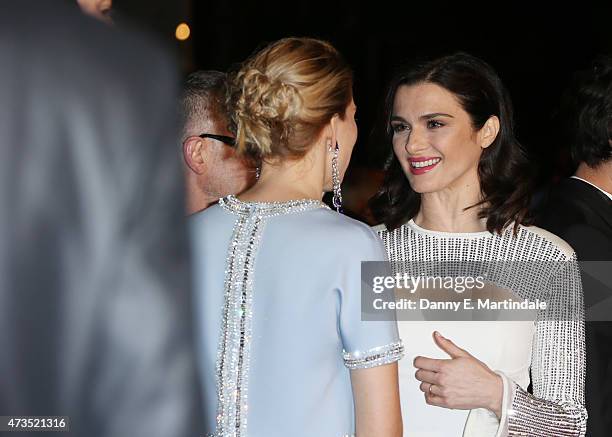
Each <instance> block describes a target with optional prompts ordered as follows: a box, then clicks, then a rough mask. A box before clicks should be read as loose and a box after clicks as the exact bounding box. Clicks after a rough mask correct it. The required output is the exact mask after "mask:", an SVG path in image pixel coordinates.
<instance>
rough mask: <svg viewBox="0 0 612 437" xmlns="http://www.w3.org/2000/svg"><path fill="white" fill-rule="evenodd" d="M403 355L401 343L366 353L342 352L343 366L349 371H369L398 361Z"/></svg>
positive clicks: (369, 350) (380, 347)
mask: <svg viewBox="0 0 612 437" xmlns="http://www.w3.org/2000/svg"><path fill="white" fill-rule="evenodd" d="M403 355H404V346H403V344H402V341H401V340H400V341H398V342H395V343H390V344H387V345H385V346H378V347H375V348H372V349H368V350H366V351H353V352H346V351H345V352H343V353H342V356H343V357H344V365H345V366H346V367H348V368H349V369H351V370H352V369H369V368H370V367H376V366H382V365H383V364H389V363H393V362H395V361H398V360H400V359H401V358H402V356H403Z"/></svg>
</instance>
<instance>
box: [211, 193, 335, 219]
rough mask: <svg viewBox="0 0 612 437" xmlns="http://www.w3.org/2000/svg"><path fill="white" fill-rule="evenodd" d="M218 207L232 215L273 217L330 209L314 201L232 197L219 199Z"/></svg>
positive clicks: (318, 201) (320, 202)
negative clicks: (247, 200)
mask: <svg viewBox="0 0 612 437" xmlns="http://www.w3.org/2000/svg"><path fill="white" fill-rule="evenodd" d="M219 205H220V206H221V207H222V208H223V209H225V210H226V211H229V212H231V213H234V214H239V215H251V214H256V215H259V216H265V217H273V216H278V215H285V214H295V213H299V212H304V211H311V210H313V209H319V208H325V209H330V207H329V206H327V205H326V204H325V203H323V202H322V201H320V200H315V199H296V200H287V201H276V202H246V201H243V200H240V199H238V198H237V197H236V196H234V195H229V196H226V197H222V198H221V199H219Z"/></svg>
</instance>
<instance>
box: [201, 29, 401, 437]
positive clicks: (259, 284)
mask: <svg viewBox="0 0 612 437" xmlns="http://www.w3.org/2000/svg"><path fill="white" fill-rule="evenodd" d="M229 88H230V90H229V94H230V95H229V101H230V103H231V108H232V110H233V112H234V122H235V124H236V133H237V135H236V147H237V149H238V151H239V153H241V154H243V155H244V156H245V157H247V158H249V159H251V160H252V161H254V162H255V163H256V164H257V165H258V166H259V168H260V177H259V180H258V182H257V183H256V184H255V185H254V186H253V187H252V188H250V189H248V190H247V191H245V192H243V193H242V194H240V195H238V196H228V197H225V198H222V199H220V200H219V203H218V204H217V205H214V206H212V207H210V208H209V209H207V210H206V211H204V212H202V213H200V214H198V215H196V216H194V217H193V219H192V226H193V231H194V232H193V234H194V241H195V263H196V264H195V270H196V272H197V277H196V287H197V312H198V320H199V322H198V323H199V325H198V326H199V336H200V346H201V347H200V354H201V355H200V357H201V361H200V368H201V372H202V378H203V387H204V400H205V406H206V431H207V433H208V435H209V436H224V437H225V436H235V437H247V436H248V437H274V436H279V437H280V436H283V437H286V436H291V437H300V436H304V437H314V436H316V437H327V436H329V437H343V436H351V435H355V434H356V435H358V436H359V437H366V436H376V437H386V436H400V435H401V432H402V431H401V430H402V422H401V414H400V407H399V394H398V382H397V361H398V360H399V359H400V358H401V356H402V352H403V346H402V344H401V341H400V340H399V337H398V333H397V326H396V323H395V321H394V319H393V318H392V317H389V318H388V319H387V320H386V321H376V322H365V321H362V320H361V274H360V268H361V266H360V264H361V262H362V261H383V260H385V251H384V248H383V247H382V245H381V242H380V240H379V239H378V238H377V236H376V235H375V234H374V233H373V231H372V230H370V229H369V228H368V227H367V226H366V225H364V224H362V223H359V222H357V221H355V220H352V219H350V218H348V217H346V216H344V215H342V214H339V213H338V212H336V211H333V210H331V209H330V208H328V207H327V206H326V205H325V204H324V203H323V202H322V201H321V198H322V196H323V193H324V192H326V191H334V201H333V203H334V206H336V207H337V208H338V209H339V208H340V203H341V193H340V182H341V180H342V177H343V175H344V172H345V170H346V168H347V166H348V163H349V160H350V156H351V152H352V149H353V146H354V145H355V141H356V139H357V126H356V124H355V111H356V107H355V103H354V102H353V97H352V72H351V70H350V68H349V67H348V65H347V64H346V63H345V61H344V60H343V58H342V57H341V56H340V54H339V53H338V52H337V51H336V50H335V49H334V48H333V47H332V46H331V45H330V44H328V43H326V42H324V41H319V40H315V39H308V38H288V39H283V40H280V41H277V42H275V43H273V44H271V45H269V46H268V47H266V48H264V49H263V50H261V51H260V52H258V53H256V54H255V55H254V56H253V57H251V58H250V59H249V60H247V61H246V62H245V64H244V65H243V67H242V68H241V69H240V71H239V72H238V73H237V74H236V75H235V77H234V79H233V82H232V83H231V84H230V87H229Z"/></svg>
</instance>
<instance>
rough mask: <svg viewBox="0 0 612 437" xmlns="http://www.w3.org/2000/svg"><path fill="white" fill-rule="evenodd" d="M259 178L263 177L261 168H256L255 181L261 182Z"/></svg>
mask: <svg viewBox="0 0 612 437" xmlns="http://www.w3.org/2000/svg"><path fill="white" fill-rule="evenodd" d="M259 176H261V167H255V180H256V181H258V180H259Z"/></svg>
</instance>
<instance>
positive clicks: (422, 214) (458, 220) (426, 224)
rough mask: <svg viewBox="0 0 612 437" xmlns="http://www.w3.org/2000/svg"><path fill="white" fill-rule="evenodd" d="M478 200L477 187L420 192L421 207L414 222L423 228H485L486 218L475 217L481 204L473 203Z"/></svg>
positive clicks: (458, 231)
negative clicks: (477, 205)
mask: <svg viewBox="0 0 612 437" xmlns="http://www.w3.org/2000/svg"><path fill="white" fill-rule="evenodd" d="M479 201H480V192H479V189H478V190H476V189H469V188H468V189H462V190H453V189H447V190H443V191H439V192H435V193H423V194H421V207H420V209H419V212H418V213H417V215H416V216H415V217H414V222H415V223H416V224H417V225H418V226H420V227H422V228H424V229H429V230H432V231H440V232H453V233H461V232H480V231H485V230H486V229H487V227H486V219H481V218H478V212H479V211H480V207H473V208H469V209H467V210H466V209H465V208H467V207H469V206H472V205H474V204H476V203H478V202H479Z"/></svg>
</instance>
